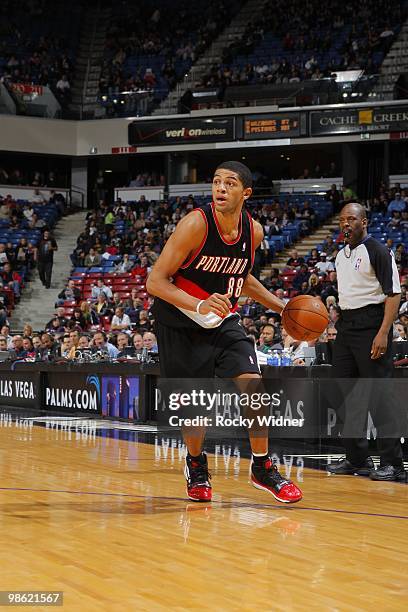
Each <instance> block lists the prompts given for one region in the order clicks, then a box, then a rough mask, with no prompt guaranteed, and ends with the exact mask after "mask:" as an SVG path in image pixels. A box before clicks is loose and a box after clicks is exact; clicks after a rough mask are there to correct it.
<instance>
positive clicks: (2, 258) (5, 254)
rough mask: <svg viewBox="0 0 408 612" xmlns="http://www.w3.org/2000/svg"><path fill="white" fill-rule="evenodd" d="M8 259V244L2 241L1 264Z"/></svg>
mask: <svg viewBox="0 0 408 612" xmlns="http://www.w3.org/2000/svg"><path fill="white" fill-rule="evenodd" d="M7 261H8V257H7V253H6V245H5V244H4V243H3V242H2V243H0V265H3V264H5V263H6V262H7Z"/></svg>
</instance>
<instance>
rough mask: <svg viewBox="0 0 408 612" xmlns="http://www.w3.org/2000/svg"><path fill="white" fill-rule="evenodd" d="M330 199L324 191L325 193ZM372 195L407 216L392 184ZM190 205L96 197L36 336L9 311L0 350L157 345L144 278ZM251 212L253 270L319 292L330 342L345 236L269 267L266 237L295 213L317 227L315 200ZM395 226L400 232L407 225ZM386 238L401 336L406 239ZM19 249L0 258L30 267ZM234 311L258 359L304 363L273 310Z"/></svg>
mask: <svg viewBox="0 0 408 612" xmlns="http://www.w3.org/2000/svg"><path fill="white" fill-rule="evenodd" d="M398 194H399V195H398ZM331 195H332V194H331ZM330 197H331V196H330V191H329V192H328V194H327V195H326V198H327V199H328V200H329V199H330ZM347 197H350V198H352V195H350V193H349V192H348V191H347V190H344V191H343V192H341V194H340V199H339V204H340V205H341V203H342V202H344V201H347ZM377 200H378V202H380V203H381V205H379V207H378V208H377V214H379V212H383V213H384V214H385V215H389V214H390V213H392V215H393V219H394V218H395V215H396V213H398V214H399V215H401V219H400V220H399V221H400V222H401V223H402V224H403V223H404V221H403V220H402V217H404V218H406V215H407V211H408V197H407V195H406V194H405V192H404V190H402V189H401V188H400V186H399V185H396V186H395V187H394V188H392V189H389V190H388V189H386V188H382V190H381V193H380V196H379V197H378V198H376V199H375V201H377ZM396 202H397V203H400V202H402V203H400V204H396ZM332 203H333V204H334V205H335V204H336V203H335V202H332ZM372 204H373V203H372V202H371V203H369V206H370V205H371V206H372ZM195 206H196V202H195V201H194V198H193V197H192V196H189V197H188V198H180V197H179V198H175V199H174V200H173V201H170V202H159V203H155V202H148V201H146V200H145V198H144V197H141V199H140V201H138V202H136V203H127V204H126V203H124V202H122V201H121V200H118V201H116V202H115V203H114V205H113V206H109V205H108V204H107V203H106V202H105V201H101V202H100V203H99V205H98V206H97V208H96V209H95V210H93V211H90V212H89V213H88V215H87V220H86V227H85V228H84V231H83V232H82V233H81V234H80V236H79V237H78V240H77V246H76V248H75V250H74V252H73V253H72V255H71V259H72V264H73V272H72V274H71V277H70V279H69V280H68V281H67V284H66V286H65V287H61V289H60V291H59V293H58V294H57V295H56V301H55V314H54V316H53V317H51V318H50V320H49V321H47V322H45V324H44V329H43V330H41V332H40V333H38V334H37V333H34V332H33V330H31V329H30V326H29V325H27V326H26V328H25V330H24V331H23V333H22V334H18V335H17V336H12V334H10V329H9V328H7V317H3V319H2V321H1V323H2V324H3V328H2V330H1V335H0V350H3V349H4V348H6V350H9V351H10V355H11V356H15V357H20V358H33V359H34V358H37V359H38V358H40V359H53V358H67V359H75V358H78V356H79V358H81V356H83V354H84V352H85V353H86V352H88V353H92V352H93V353H94V354H95V353H96V354H102V353H104V354H105V355H106V356H109V357H110V358H121V357H136V358H139V359H140V358H141V355H142V353H143V348H144V349H145V351H150V352H156V351H157V344H156V338H155V335H154V320H153V314H152V304H153V298H152V297H150V296H149V295H148V294H147V293H146V278H147V275H148V273H149V271H150V269H151V267H152V266H153V264H154V262H155V261H156V259H157V257H158V255H159V253H160V251H161V249H162V248H163V245H164V243H165V241H166V240H167V238H168V237H169V236H170V235H171V233H172V232H173V231H174V229H175V227H176V225H177V223H178V221H179V220H180V219H181V218H182V217H183V216H185V215H186V214H187V213H188V212H189V211H191V210H193V208H194V207H195ZM250 209H251V214H252V215H253V217H254V218H255V219H258V220H259V221H260V222H261V223H262V225H263V227H264V232H265V240H264V242H263V243H262V245H261V248H260V249H259V250H258V252H257V260H256V261H255V266H254V270H253V272H254V273H255V275H257V276H258V277H259V278H260V279H261V280H262V282H263V283H264V285H265V286H266V287H267V288H268V289H269V290H270V291H271V292H274V293H275V294H276V295H277V296H279V297H280V298H281V299H283V300H284V301H288V299H290V298H291V297H293V296H294V295H297V294H304V295H313V296H317V297H320V298H321V299H322V300H323V301H324V303H325V305H326V306H327V308H328V311H329V316H330V323H329V326H328V328H327V330H326V332H325V333H324V334H323V335H322V337H321V338H320V339H319V342H318V344H319V345H320V344H322V343H323V344H325V343H326V342H329V345H330V342H331V341H332V340H333V339H334V338H335V336H336V328H335V322H336V320H337V318H338V316H339V308H338V303H337V302H338V292H337V279H336V271H335V267H334V261H335V258H336V254H337V252H338V250H339V248H341V246H342V240H343V238H342V235H341V234H339V233H335V234H329V235H327V237H326V239H325V241H324V242H323V243H322V244H320V245H319V248H314V249H312V250H311V252H310V253H309V254H308V255H307V256H306V257H303V256H300V255H299V253H298V251H297V250H296V248H292V250H291V251H290V253H289V255H290V256H289V258H288V259H287V261H286V264H285V265H284V267H283V269H281V270H280V271H279V270H278V269H277V268H275V267H273V262H272V268H270V267H269V265H270V264H271V261H270V259H271V258H270V257H269V255H268V250H267V246H266V245H267V244H268V237H270V236H277V235H280V234H282V232H283V231H284V228H285V226H286V225H287V224H288V223H291V222H293V221H294V220H297V221H300V228H301V233H303V235H306V234H310V233H311V232H312V231H313V230H314V229H315V228H316V227H317V224H318V219H317V215H316V214H315V211H314V209H313V206H312V205H311V204H310V203H309V202H307V201H306V202H304V203H303V205H302V206H299V205H294V204H293V203H290V202H289V201H285V200H284V199H281V200H280V199H278V198H276V199H275V200H271V201H270V202H269V203H267V204H265V203H263V204H254V205H252V206H251V207H250ZM23 216H24V212H23ZM384 218H386V217H384ZM401 227H404V228H405V229H406V227H407V226H406V225H404V226H403V225H401ZM391 242H392V241H391V239H389V246H390V248H392V249H393V250H394V252H395V257H396V260H397V265H398V268H399V271H400V274H401V278H402V294H401V305H400V314H399V319H398V320H397V321H396V322H395V324H394V340H395V341H401V340H406V339H407V325H408V302H407V295H406V292H407V286H408V276H407V272H408V269H407V266H408V259H407V254H406V249H405V245H404V244H401V243H399V244H393V243H391ZM25 246H26V245H25V244H23V245H22V246H21V247H20V248H19V249H10V248H9V247H8V245H4V247H3V246H2V245H0V262H2V260H4V262H6V258H7V260H11V261H12V262H14V264H15V265H17V266H18V265H20V264H19V263H18V257H19V255H18V254H20V256H21V257H22V256H23V254H25V255H24V257H27V259H24V265H28V266H29V267H32V266H33V265H35V256H30V254H29V250H27V251H26V250H25ZM14 264H13V265H14ZM240 314H241V317H242V323H243V326H244V328H245V329H246V331H247V333H248V335H250V336H251V337H252V338H253V341H254V342H255V343H256V345H257V348H258V352H259V354H260V356H261V358H262V354H263V355H264V356H265V354H267V355H268V354H270V353H271V352H273V351H275V350H280V351H282V350H284V349H288V350H290V354H291V355H292V358H293V363H295V364H300V365H303V364H304V363H305V360H304V350H303V349H304V348H305V347H306V346H310V343H309V345H308V344H307V343H305V342H296V341H294V340H293V339H292V338H290V337H289V336H288V335H287V333H286V332H285V330H284V329H283V328H282V327H281V325H280V316H279V315H278V314H276V313H273V312H271V311H265V308H263V307H262V306H260V305H258V304H256V303H254V301H253V300H252V299H245V300H244V301H243V303H241V306H240ZM11 323H12V320H11ZM2 343H3V344H2ZM401 346H402V345H401ZM402 356H404V355H402Z"/></svg>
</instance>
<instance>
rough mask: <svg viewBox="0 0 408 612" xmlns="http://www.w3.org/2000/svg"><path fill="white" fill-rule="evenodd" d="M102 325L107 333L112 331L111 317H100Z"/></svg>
mask: <svg viewBox="0 0 408 612" xmlns="http://www.w3.org/2000/svg"><path fill="white" fill-rule="evenodd" d="M100 323H101V325H102V327H103V329H104V330H105V331H109V330H110V326H111V323H110V317H100Z"/></svg>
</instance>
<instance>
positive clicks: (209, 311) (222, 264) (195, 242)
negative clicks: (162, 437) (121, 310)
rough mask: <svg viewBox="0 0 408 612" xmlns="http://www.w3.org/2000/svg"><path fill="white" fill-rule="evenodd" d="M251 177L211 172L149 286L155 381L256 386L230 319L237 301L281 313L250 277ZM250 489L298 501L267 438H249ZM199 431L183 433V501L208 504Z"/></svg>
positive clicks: (237, 166) (252, 363) (229, 169)
mask: <svg viewBox="0 0 408 612" xmlns="http://www.w3.org/2000/svg"><path fill="white" fill-rule="evenodd" d="M251 187H252V177H251V173H250V171H249V169H248V168H247V167H246V166H244V164H241V163H240V162H234V161H229V162H224V163H223V164H221V165H220V166H219V167H218V168H217V169H216V171H215V174H214V179H213V184H212V195H213V202H212V203H211V204H207V205H205V206H204V207H203V208H200V209H196V210H194V211H192V212H191V213H189V214H188V215H186V216H185V217H184V218H183V219H182V220H181V221H180V222H179V224H178V225H177V227H176V230H175V231H174V233H173V234H172V236H171V237H170V238H169V240H168V241H167V243H166V245H165V247H164V249H163V251H162V253H161V255H160V257H159V259H158V260H157V262H156V264H155V266H154V268H153V270H152V272H151V274H150V276H149V278H148V281H147V290H148V291H149V293H151V294H152V295H154V296H156V300H155V320H156V323H157V340H158V346H159V354H160V369H161V375H162V376H163V377H165V378H213V377H214V376H217V377H221V378H233V379H235V380H236V381H237V384H238V386H239V387H240V388H241V389H242V387H243V385H245V384H246V382H248V381H249V380H252V381H253V379H258V380H259V379H260V378H261V377H260V373H259V367H258V365H257V359H256V354H255V350H254V345H253V342H252V341H251V340H250V339H249V338H247V336H246V335H245V332H244V330H243V328H242V327H241V325H240V318H239V316H238V314H237V313H236V311H237V308H238V298H239V296H240V295H241V293H243V294H245V295H247V296H249V297H252V298H254V299H255V300H257V301H258V302H260V303H261V304H263V305H264V306H265V307H267V308H271V309H273V310H274V311H277V312H281V311H282V309H283V308H284V303H283V302H282V301H281V300H279V299H278V298H276V297H275V296H274V295H272V294H271V293H269V291H268V290H267V289H265V287H263V285H262V284H261V283H260V282H259V281H258V280H256V279H255V278H254V277H253V276H252V275H251V274H250V272H251V268H252V266H253V263H254V253H255V250H256V249H257V248H258V246H259V245H260V243H261V241H262V239H263V230H262V227H261V225H260V224H259V223H257V222H255V221H253V220H252V217H251V216H250V215H249V214H248V212H247V211H246V210H245V209H244V203H245V200H247V199H248V198H249V197H250V196H251V193H252V188H251ZM249 435H250V442H251V449H252V468H251V469H252V472H251V480H252V484H253V485H254V486H255V487H256V488H259V489H262V490H264V491H267V492H269V493H271V494H272V495H273V496H274V497H275V498H276V499H277V500H279V501H281V502H286V503H291V502H297V501H299V500H300V499H301V498H302V493H301V491H300V490H299V489H298V487H297V486H296V485H295V484H294V483H292V482H290V481H288V480H285V479H284V478H283V477H282V476H281V475H280V474H279V472H278V470H277V468H276V466H275V465H274V464H273V463H272V460H271V459H270V458H269V455H268V430H267V428H265V429H263V430H262V431H261V432H259V431H257V433H256V434H254V432H251V431H250V432H249ZM204 436H205V431H204V430H203V429H198V428H197V429H195V430H194V429H191V428H190V429H183V437H184V441H185V443H186V446H187V449H188V455H187V457H186V466H185V475H186V479H187V495H188V497H189V498H190V499H191V500H194V501H210V500H211V495H212V490H211V485H210V482H209V479H210V476H209V473H208V464H207V456H206V454H205V453H204V452H203V442H204Z"/></svg>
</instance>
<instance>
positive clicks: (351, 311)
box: [340, 302, 384, 321]
mask: <svg viewBox="0 0 408 612" xmlns="http://www.w3.org/2000/svg"><path fill="white" fill-rule="evenodd" d="M370 312H372V313H374V312H378V313H380V312H384V302H382V303H381V304H367V306H362V307H361V308H348V309H344V310H343V309H342V308H340V313H341V317H342V318H343V319H344V320H346V321H347V320H350V319H353V318H354V317H356V316H359V315H363V314H368V313H370Z"/></svg>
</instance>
